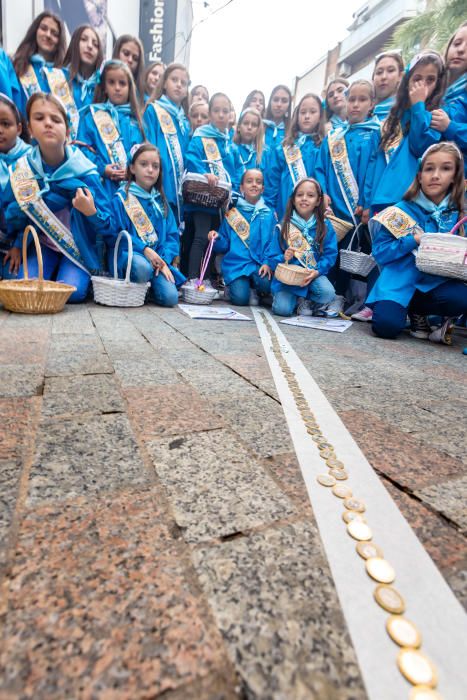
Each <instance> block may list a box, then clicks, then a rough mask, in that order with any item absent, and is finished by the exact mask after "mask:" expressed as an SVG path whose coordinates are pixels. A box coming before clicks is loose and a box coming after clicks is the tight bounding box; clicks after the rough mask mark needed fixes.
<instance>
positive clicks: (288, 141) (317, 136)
mask: <svg viewBox="0 0 467 700" xmlns="http://www.w3.org/2000/svg"><path fill="white" fill-rule="evenodd" d="M310 98H312V99H313V100H315V102H317V104H318V106H319V122H318V124H317V126H316V128H315V130H314V131H312V133H311V136H312V137H313V141H314V142H315V144H316V145H317V146H320V145H321V143H322V141H323V139H324V137H325V136H326V127H325V123H324V109H323V103H322V102H321V99H320V98H319V97H318V95H315V94H314V93H312V92H307V94H306V95H303V97H302V99H301V100H300V102H299V103H298V105H297V106H296V107H295V109H294V111H293V114H292V119H291V120H290V124H289V128H288V129H287V134H286V137H285V139H284V141H283V144H284V146H293V144H294V143H295V139H296V138H297V136H298V132H299V131H300V128H299V126H298V117H299V113H300V107H301V106H302V104H303V102H304V101H305V100H308V99H310Z"/></svg>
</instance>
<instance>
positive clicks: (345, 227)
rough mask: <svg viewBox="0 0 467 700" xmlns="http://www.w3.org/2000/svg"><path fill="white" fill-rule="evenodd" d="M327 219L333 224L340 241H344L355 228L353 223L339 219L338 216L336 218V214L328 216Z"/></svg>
mask: <svg viewBox="0 0 467 700" xmlns="http://www.w3.org/2000/svg"><path fill="white" fill-rule="evenodd" d="M326 219H327V220H328V221H329V222H330V223H331V224H332V227H333V229H334V231H335V232H336V237H337V240H338V241H342V239H343V238H345V237H346V235H347V234H348V232H349V231H351V230H352V228H353V224H352V223H349V222H348V221H344V219H339V218H338V217H337V216H334V214H326Z"/></svg>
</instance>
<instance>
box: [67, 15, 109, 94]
mask: <svg viewBox="0 0 467 700" xmlns="http://www.w3.org/2000/svg"><path fill="white" fill-rule="evenodd" d="M86 29H90V30H91V31H92V32H93V34H94V35H95V37H96V39H97V57H96V60H95V62H94V71H96V70H97V68H99V66H100V65H101V63H102V61H103V60H104V50H103V48H102V42H101V38H100V36H99V34H98V33H97V32H96V30H95V29H94V27H91V25H90V24H82V25H81V26H80V27H78V28H77V29H75V31H74V32H73V34H72V35H71V39H70V43H69V45H68V49H67V52H66V54H65V58H64V59H63V65H65V66H69V69H70V78H69V83H70V85H71V83H72V82H73V80H74V79H75V77H76V76H77V75H78V73H79V72H80V67H81V57H80V52H79V42H80V41H81V36H82V34H83V33H84V31H85V30H86Z"/></svg>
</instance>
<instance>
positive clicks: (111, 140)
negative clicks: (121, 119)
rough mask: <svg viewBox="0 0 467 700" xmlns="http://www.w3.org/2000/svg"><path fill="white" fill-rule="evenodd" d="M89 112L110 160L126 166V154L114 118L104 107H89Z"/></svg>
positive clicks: (123, 166)
mask: <svg viewBox="0 0 467 700" xmlns="http://www.w3.org/2000/svg"><path fill="white" fill-rule="evenodd" d="M91 112H92V116H93V119H94V123H95V125H96V127H97V130H98V132H99V135H100V137H101V139H102V141H103V142H104V146H105V148H106V150H107V154H108V156H109V158H110V162H111V163H114V164H118V165H120V166H121V167H122V168H125V167H126V166H127V155H126V151H125V148H124V146H123V143H122V141H121V138H120V134H119V133H118V129H117V127H116V126H115V123H114V120H113V119H112V117H111V116H110V114H109V113H108V112H106V111H105V110H104V109H93V108H91Z"/></svg>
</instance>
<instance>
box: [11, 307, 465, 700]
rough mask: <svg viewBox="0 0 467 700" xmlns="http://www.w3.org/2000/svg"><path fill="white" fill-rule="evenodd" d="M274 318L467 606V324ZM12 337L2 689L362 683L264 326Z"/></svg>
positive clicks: (144, 321)
mask: <svg viewBox="0 0 467 700" xmlns="http://www.w3.org/2000/svg"><path fill="white" fill-rule="evenodd" d="M245 313H248V314H250V312H249V310H245ZM250 315H251V314H250ZM282 330H283V332H284V333H285V335H286V336H287V338H288V340H289V342H290V343H291V344H292V345H293V347H294V349H295V350H296V351H297V352H298V354H299V356H300V358H301V359H302V361H303V362H304V363H305V365H306V366H307V368H308V369H309V370H310V372H311V374H312V375H313V377H314V378H315V379H316V381H317V382H318V383H319V385H320V387H321V389H322V390H323V391H324V392H325V394H326V396H327V397H328V399H329V400H330V401H331V403H332V404H333V406H334V408H335V410H336V411H337V412H338V413H339V415H340V417H341V418H342V419H343V421H344V422H345V424H346V426H347V428H348V429H349V430H350V432H351V433H352V435H353V436H354V438H355V439H356V440H357V442H358V443H359V445H360V447H361V448H362V450H363V451H364V453H365V455H366V456H367V458H368V459H369V461H370V462H371V464H372V465H373V467H374V468H375V469H376V470H377V472H378V474H379V475H380V477H381V479H382V481H383V483H384V484H385V486H386V487H387V489H388V490H389V492H390V493H391V495H392V496H393V498H394V499H395V501H396V502H397V504H398V506H399V508H400V509H401V511H402V513H403V514H404V516H405V517H406V518H407V519H408V521H409V522H410V524H411V525H412V527H413V528H414V530H415V532H416V533H417V535H418V537H419V538H420V540H421V541H422V543H423V544H424V546H425V547H426V549H427V551H428V552H429V554H430V555H431V557H432V558H433V559H434V561H435V563H436V564H437V566H438V567H439V569H440V570H441V572H442V574H443V575H444V577H445V578H446V580H447V582H448V583H449V585H450V586H451V588H452V590H453V591H454V593H455V594H456V596H457V597H458V598H459V599H460V600H461V601H462V602H463V603H464V604H465V603H466V602H467V590H466V588H467V587H466V577H467V573H466V572H467V548H466V540H465V534H466V532H467V516H466V510H465V498H466V494H467V465H466V462H465V415H466V408H467V395H466V392H465V377H466V373H465V362H466V358H465V357H463V356H462V354H461V350H462V347H463V346H464V345H465V344H466V340H465V338H460V337H457V338H456V339H455V343H454V346H453V347H451V348H446V347H441V346H438V345H433V344H430V343H427V342H422V341H416V340H413V339H410V338H409V337H407V338H401V339H400V340H399V341H397V342H391V341H383V340H378V339H376V338H374V337H372V335H371V332H370V329H369V328H368V327H367V326H366V325H364V324H354V325H353V326H352V328H351V329H349V330H348V331H346V332H345V333H344V334H342V335H340V334H333V333H325V332H320V331H312V330H306V329H299V328H293V327H290V326H282ZM0 348H1V353H2V360H3V361H2V365H1V367H0V374H1V384H0V387H1V389H0V390H1V398H0V414H1V421H2V428H3V429H2V433H1V438H0V460H1V465H0V586H1V587H0V635H1V636H0V639H1V646H0V667H1V680H0V700H10V699H11V700H13V699H15V700H17V699H22V698H34V700H63V699H65V698H66V700H74V699H75V698H76V700H123V699H125V700H130V699H131V700H140V699H143V698H157V697H159V696H160V697H163V698H164V699H166V698H167V700H195V699H196V700H208V699H209V700H221V699H225V700H229V699H230V698H262V699H263V698H264V699H269V698H271V699H275V700H276V699H277V700H302V699H305V698H317V699H319V700H334V699H335V700H344V699H345V700H350V699H355V700H360V699H361V698H365V697H366V695H365V691H364V688H363V684H362V680H361V677H360V672H359V668H358V665H357V662H356V657H355V652H354V650H353V647H352V645H351V643H350V638H349V635H348V632H347V629H346V626H345V622H344V618H343V615H342V612H341V609H340V606H339V603H338V600H337V595H336V592H335V589H334V585H333V582H332V577H331V574H330V571H329V567H328V563H327V560H326V557H325V554H324V551H323V549H322V545H321V541H320V538H319V535H318V532H317V529H316V525H315V522H314V518H313V513H312V510H311V506H310V504H309V501H308V497H307V494H306V491H305V487H304V484H303V480H302V477H301V473H300V469H299V467H298V463H297V460H296V458H295V454H294V450H293V445H292V442H291V439H290V436H289V433H288V430H287V427H286V423H285V420H284V416H283V412H282V407H281V405H280V403H279V401H278V397H277V394H276V390H275V387H274V382H273V379H272V377H271V374H270V371H269V367H268V364H267V361H266V359H265V357H264V353H263V348H262V344H261V341H260V339H259V335H258V331H257V329H256V325H255V323H246V322H245V323H234V322H222V321H192V320H190V319H189V318H188V317H187V316H185V315H183V314H182V313H181V312H180V311H178V310H177V309H171V310H162V309H160V308H157V307H155V306H151V305H149V306H145V307H144V308H140V309H130V310H124V309H108V308H103V307H98V306H95V305H93V304H89V305H85V306H80V307H71V306H70V307H66V310H65V311H64V312H63V313H62V314H60V315H58V316H55V317H52V316H50V317H49V316H35V317H34V316H32V317H29V316H20V315H10V314H7V313H5V312H2V311H0ZM463 387H464V388H463Z"/></svg>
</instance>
